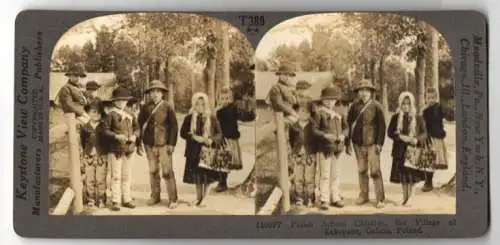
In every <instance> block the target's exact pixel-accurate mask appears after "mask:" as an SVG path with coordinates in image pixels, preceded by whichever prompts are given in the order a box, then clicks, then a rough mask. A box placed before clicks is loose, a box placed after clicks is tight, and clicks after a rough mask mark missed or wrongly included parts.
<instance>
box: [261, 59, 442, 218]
mask: <svg viewBox="0 0 500 245" xmlns="http://www.w3.org/2000/svg"><path fill="white" fill-rule="evenodd" d="M276 75H277V76H278V83H277V84H276V85H274V86H273V87H272V88H271V90H270V92H269V96H268V102H269V104H270V105H271V106H272V109H273V110H274V111H276V112H282V113H283V114H284V117H285V129H286V130H287V131H288V132H289V133H288V134H287V135H286V141H287V143H288V151H287V152H288V163H289V172H290V176H291V177H292V191H291V199H292V200H293V201H294V202H295V204H296V205H299V206H302V205H306V206H308V207H313V206H317V207H318V208H319V209H320V210H328V209H329V208H330V207H336V208H343V207H344V206H345V203H344V201H343V197H342V195H341V188H340V183H341V177H342V176H341V175H340V172H341V167H342V164H343V162H344V161H345V159H344V156H343V153H344V152H345V153H346V154H348V155H351V154H352V152H353V151H354V154H355V157H356V161H357V169H358V173H357V174H358V179H359V180H358V182H359V195H358V197H357V200H356V201H355V203H356V205H364V204H366V203H368V202H369V179H370V178H371V179H372V180H373V184H374V188H375V190H374V191H375V199H376V200H375V207H376V208H379V209H380V208H384V207H385V203H386V197H385V191H384V181H383V178H382V172H381V167H380V164H381V162H380V154H381V152H382V148H383V145H384V143H385V137H386V135H387V136H388V137H389V138H391V139H392V140H393V149H392V154H391V156H392V158H393V163H392V167H391V175H390V182H391V183H397V184H401V186H402V193H403V200H402V201H401V202H400V204H401V205H403V206H409V204H410V197H411V194H412V190H413V187H414V185H415V184H416V183H418V182H420V181H424V180H425V184H424V187H423V189H422V190H423V191H424V192H427V191H431V190H432V188H433V186H432V176H433V172H434V171H435V170H438V169H447V167H448V162H447V156H446V154H447V152H446V147H445V144H444V140H443V139H444V137H445V135H446V134H445V131H444V126H443V117H444V115H443V110H442V107H441V105H440V104H439V102H438V101H437V91H436V90H435V89H433V88H429V89H428V90H427V98H426V101H427V104H428V106H427V108H425V109H424V110H423V116H422V115H421V113H418V112H417V110H416V105H415V99H414V96H413V95H412V94H411V92H408V91H405V92H402V93H401V95H400V96H399V100H398V106H397V110H396V112H395V113H394V114H393V115H392V118H391V120H390V123H389V126H388V127H387V125H386V119H385V116H384V112H383V109H382V106H381V105H380V104H379V103H378V102H377V101H375V100H374V98H373V96H374V91H375V87H374V86H373V84H372V83H371V81H370V80H366V79H363V80H361V81H358V82H357V83H356V84H355V86H354V88H353V92H354V93H355V94H356V95H357V99H356V100H355V101H354V102H352V103H351V104H350V105H346V103H343V101H342V97H343V96H342V92H341V91H340V88H339V87H338V86H336V85H333V84H332V85H330V86H328V87H326V88H324V89H323V90H322V91H321V97H320V99H319V100H313V99H312V98H311V97H310V96H308V95H307V93H306V92H305V91H306V90H307V89H309V88H310V87H311V84H310V83H309V82H308V81H304V80H301V81H298V82H295V81H294V77H295V72H294V71H293V68H292V67H291V66H290V65H287V64H283V65H282V66H280V68H279V69H278V71H277V72H276ZM346 111H347V112H346Z"/></svg>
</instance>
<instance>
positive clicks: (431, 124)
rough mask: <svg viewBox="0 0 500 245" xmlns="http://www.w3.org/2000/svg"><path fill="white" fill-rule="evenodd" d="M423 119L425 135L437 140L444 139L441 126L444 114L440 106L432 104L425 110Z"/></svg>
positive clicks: (442, 126)
mask: <svg viewBox="0 0 500 245" xmlns="http://www.w3.org/2000/svg"><path fill="white" fill-rule="evenodd" d="M423 117H424V121H425V126H426V129H427V133H428V134H429V136H430V137H433V138H437V139H444V138H445V137H446V132H445V131H444V125H443V118H444V113H443V107H442V106H441V104H439V103H434V104H433V105H430V106H429V107H427V108H425V109H424V112H423Z"/></svg>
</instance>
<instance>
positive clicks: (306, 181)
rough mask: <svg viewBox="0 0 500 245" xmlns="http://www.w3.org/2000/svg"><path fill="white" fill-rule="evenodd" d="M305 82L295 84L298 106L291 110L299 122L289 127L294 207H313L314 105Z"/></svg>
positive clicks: (314, 158)
mask: <svg viewBox="0 0 500 245" xmlns="http://www.w3.org/2000/svg"><path fill="white" fill-rule="evenodd" d="M310 87H311V84H310V83H309V82H308V81H305V80H301V81H298V82H297V85H296V90H297V94H298V103H297V104H296V105H295V106H294V108H295V110H296V112H297V114H298V121H297V122H296V123H294V124H291V125H290V129H289V138H290V153H289V164H290V165H291V167H292V168H293V177H294V178H293V180H292V194H293V196H292V198H291V199H292V200H294V201H295V204H296V205H307V206H309V207H311V206H312V205H314V201H313V200H314V179H315V177H314V175H315V170H316V163H317V161H316V142H315V139H314V137H313V134H312V127H311V125H312V123H311V120H314V117H315V116H314V113H315V112H314V111H315V110H314V102H313V101H312V99H311V97H310V96H308V95H307V90H308V89H309V88H310Z"/></svg>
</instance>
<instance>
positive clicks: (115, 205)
mask: <svg viewBox="0 0 500 245" xmlns="http://www.w3.org/2000/svg"><path fill="white" fill-rule="evenodd" d="M109 209H111V211H120V205H118V203H116V202H114V203H113V204H111V207H110V208H109Z"/></svg>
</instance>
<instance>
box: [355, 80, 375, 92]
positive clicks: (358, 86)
mask: <svg viewBox="0 0 500 245" xmlns="http://www.w3.org/2000/svg"><path fill="white" fill-rule="evenodd" d="M362 88H367V89H370V90H372V91H373V90H375V86H373V84H372V82H371V81H370V80H368V79H363V80H361V81H359V82H358V83H357V84H356V85H355V86H354V89H353V91H354V92H356V91H358V90H360V89H362Z"/></svg>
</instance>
